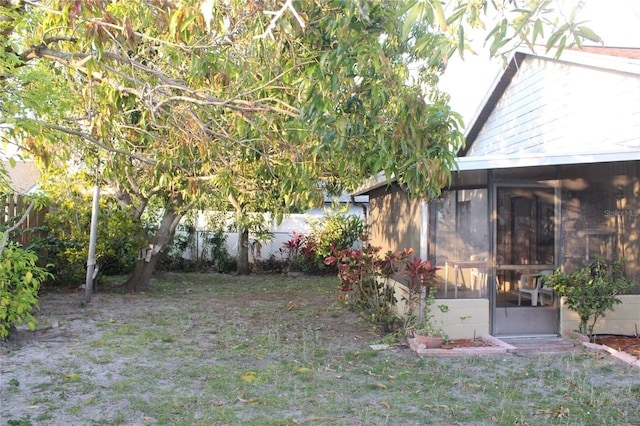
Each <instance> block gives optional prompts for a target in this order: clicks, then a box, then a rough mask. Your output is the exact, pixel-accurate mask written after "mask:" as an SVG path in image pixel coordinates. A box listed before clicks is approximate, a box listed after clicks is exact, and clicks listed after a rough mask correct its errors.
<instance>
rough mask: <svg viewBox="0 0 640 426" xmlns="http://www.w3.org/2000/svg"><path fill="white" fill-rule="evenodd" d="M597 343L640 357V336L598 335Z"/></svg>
mask: <svg viewBox="0 0 640 426" xmlns="http://www.w3.org/2000/svg"><path fill="white" fill-rule="evenodd" d="M595 343H596V344H598V345H604V346H607V347H609V348H611V349H615V350H616V351H621V352H626V353H628V354H629V355H632V356H634V357H636V358H638V359H640V336H597V337H596V338H595Z"/></svg>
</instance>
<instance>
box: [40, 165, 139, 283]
mask: <svg viewBox="0 0 640 426" xmlns="http://www.w3.org/2000/svg"><path fill="white" fill-rule="evenodd" d="M63 176H64V175H59V174H57V175H54V177H53V179H54V180H55V181H54V180H50V181H49V183H46V184H44V185H43V187H42V189H43V191H44V192H45V193H46V194H47V197H48V199H49V205H50V208H49V213H48V214H47V215H46V217H45V223H44V225H45V230H46V232H47V236H46V237H45V238H43V239H41V240H39V241H36V242H35V243H34V248H36V249H37V250H38V251H39V252H42V253H46V256H47V261H48V262H49V263H52V264H54V265H55V269H56V282H57V283H60V284H63V285H77V284H80V283H83V282H84V281H85V278H86V275H85V271H86V269H85V265H86V263H87V256H88V251H89V231H90V226H91V209H92V195H91V194H90V191H89V190H88V188H91V186H90V184H88V183H87V182H86V181H83V177H82V176H66V177H63ZM99 206H100V207H99V208H100V210H99V215H98V238H97V242H96V244H97V246H96V260H97V263H98V267H99V273H100V274H105V275H120V274H126V273H128V272H130V271H131V270H132V268H133V265H134V263H135V260H136V258H137V256H138V251H139V249H140V248H141V247H142V244H143V241H142V239H141V233H142V229H141V227H140V225H139V223H138V222H137V221H135V220H134V219H133V218H132V217H131V215H130V214H129V212H128V211H127V209H124V210H123V209H122V208H121V206H120V205H119V204H118V202H117V200H115V199H114V198H113V196H110V195H108V194H107V195H105V194H104V193H103V194H102V195H101V197H100V204H99Z"/></svg>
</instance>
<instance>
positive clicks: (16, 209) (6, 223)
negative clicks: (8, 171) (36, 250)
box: [2, 194, 46, 246]
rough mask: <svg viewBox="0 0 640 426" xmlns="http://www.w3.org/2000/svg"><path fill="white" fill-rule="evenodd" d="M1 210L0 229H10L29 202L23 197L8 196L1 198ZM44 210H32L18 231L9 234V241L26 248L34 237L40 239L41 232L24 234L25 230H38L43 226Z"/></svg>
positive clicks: (16, 195)
mask: <svg viewBox="0 0 640 426" xmlns="http://www.w3.org/2000/svg"><path fill="white" fill-rule="evenodd" d="M2 205H3V209H2V224H3V226H2V228H5V227H11V226H13V225H14V224H15V223H16V222H17V221H19V220H20V218H21V217H22V216H21V215H22V214H24V212H25V211H26V210H27V208H28V207H29V202H28V201H27V200H26V198H25V196H24V195H19V194H8V195H5V196H4V197H3V203H2ZM45 214H46V212H45V211H44V210H38V209H32V210H31V212H30V213H29V216H27V218H26V220H25V221H24V222H23V223H22V225H21V226H20V228H19V229H16V230H15V231H14V232H13V233H12V234H11V239H12V240H14V241H17V242H18V243H20V244H22V245H23V246H28V245H29V244H31V241H32V239H33V238H34V237H42V236H43V234H42V232H41V231H37V232H35V233H34V232H25V231H26V230H29V229H33V228H38V227H41V226H43V225H44V216H45Z"/></svg>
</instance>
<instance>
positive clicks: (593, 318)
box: [544, 259, 634, 336]
mask: <svg viewBox="0 0 640 426" xmlns="http://www.w3.org/2000/svg"><path fill="white" fill-rule="evenodd" d="M623 263H624V259H623V260H618V261H615V262H613V263H611V264H608V263H605V262H604V261H603V260H602V259H597V260H595V261H594V262H592V263H590V264H588V265H585V266H582V267H581V268H578V269H577V270H576V271H575V272H573V273H571V274H566V273H564V272H562V271H560V270H559V269H558V270H556V271H555V272H554V273H553V275H551V276H550V277H544V281H545V283H549V285H550V286H551V287H552V288H553V290H554V291H555V292H556V293H557V294H558V295H559V296H564V297H566V298H567V306H568V307H569V309H571V310H573V311H575V312H577V313H578V316H579V317H580V326H579V329H578V331H579V332H580V333H582V334H584V335H587V336H593V330H594V328H595V326H596V323H597V322H598V320H599V319H601V318H604V317H605V315H606V313H607V312H608V311H613V310H614V307H615V305H618V304H620V303H621V301H620V299H619V298H618V296H619V295H621V294H623V293H625V292H626V291H628V290H630V289H631V288H632V287H633V285H634V284H633V282H632V281H631V280H630V279H628V278H626V277H624V276H623V274H622V265H623Z"/></svg>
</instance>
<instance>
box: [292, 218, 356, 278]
mask: <svg viewBox="0 0 640 426" xmlns="http://www.w3.org/2000/svg"><path fill="white" fill-rule="evenodd" d="M363 228H364V227H363V224H362V220H361V219H360V218H359V217H358V216H356V215H344V214H334V215H328V214H325V215H324V216H323V217H322V219H318V220H315V221H313V222H311V233H310V234H309V235H306V236H305V235H303V234H299V233H297V232H293V236H292V238H291V239H290V240H289V241H287V242H285V243H284V244H283V245H282V248H281V249H280V253H281V254H282V255H283V258H284V259H285V263H286V264H287V268H288V269H289V270H296V271H305V272H313V273H317V274H320V273H326V272H331V271H333V270H334V269H332V268H333V267H335V265H334V264H327V263H326V262H325V261H324V260H325V259H326V258H327V257H329V256H331V255H332V253H334V251H336V250H337V251H340V250H347V249H351V248H353V247H354V246H357V244H356V243H357V242H358V240H359V239H360V237H361V235H362V232H363Z"/></svg>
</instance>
